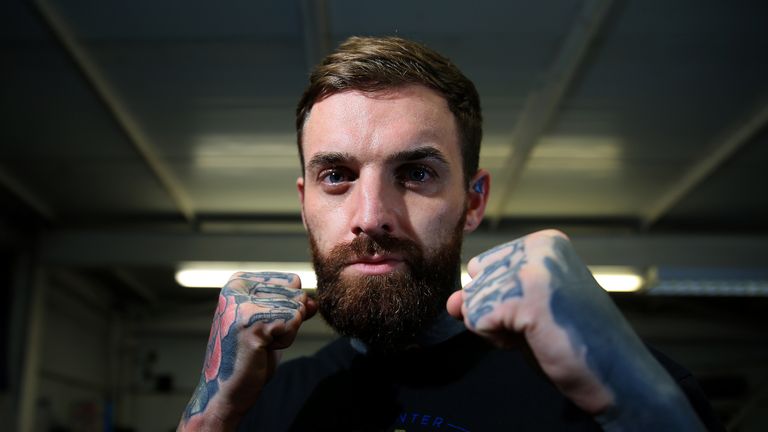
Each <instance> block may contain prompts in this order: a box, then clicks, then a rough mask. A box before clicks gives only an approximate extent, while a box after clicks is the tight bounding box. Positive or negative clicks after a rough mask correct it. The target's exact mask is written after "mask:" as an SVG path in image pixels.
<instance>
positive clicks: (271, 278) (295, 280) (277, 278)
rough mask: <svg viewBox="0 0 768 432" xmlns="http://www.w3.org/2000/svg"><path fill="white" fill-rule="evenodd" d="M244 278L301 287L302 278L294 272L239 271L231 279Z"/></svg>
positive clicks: (277, 284) (270, 283)
mask: <svg viewBox="0 0 768 432" xmlns="http://www.w3.org/2000/svg"><path fill="white" fill-rule="evenodd" d="M236 279H242V280H246V281H251V282H257V283H263V284H268V285H274V286H284V287H289V288H301V279H299V276H298V275H296V274H294V273H285V272H270V271H266V272H237V273H235V274H233V275H232V276H231V277H230V278H229V280H230V281H232V280H236Z"/></svg>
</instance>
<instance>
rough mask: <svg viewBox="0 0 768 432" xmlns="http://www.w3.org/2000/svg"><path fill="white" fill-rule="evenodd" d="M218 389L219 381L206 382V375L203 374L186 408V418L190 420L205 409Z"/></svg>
mask: <svg viewBox="0 0 768 432" xmlns="http://www.w3.org/2000/svg"><path fill="white" fill-rule="evenodd" d="M218 391H219V382H218V381H217V380H212V381H209V382H205V377H203V376H202V375H201V376H200V381H199V382H198V383H197V387H196V388H195V392H194V394H192V399H191V400H190V401H189V403H188V404H187V407H186V409H184V418H185V419H187V420H188V419H189V418H190V417H192V416H193V415H195V414H198V413H201V412H203V411H205V408H206V407H207V406H208V402H210V401H211V398H213V395H215V394H216V393H217V392H218Z"/></svg>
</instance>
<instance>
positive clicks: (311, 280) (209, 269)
mask: <svg viewBox="0 0 768 432" xmlns="http://www.w3.org/2000/svg"><path fill="white" fill-rule="evenodd" d="M266 271H270V272H285V273H294V274H296V275H298V276H299V279H301V286H302V288H316V287H317V279H316V277H315V271H314V270H313V269H312V265H311V264H310V263H308V262H241V263H233V262H190V263H185V264H183V265H182V266H181V267H180V268H179V269H178V270H177V271H176V282H178V284H179V285H181V286H184V287H187V288H221V287H223V286H224V284H226V283H227V281H228V280H229V278H230V276H232V275H233V274H234V273H236V272H266Z"/></svg>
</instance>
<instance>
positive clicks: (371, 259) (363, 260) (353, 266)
mask: <svg viewBox="0 0 768 432" xmlns="http://www.w3.org/2000/svg"><path fill="white" fill-rule="evenodd" d="M404 263H405V261H404V260H403V258H402V257H400V256H397V255H373V256H363V257H357V258H355V259H353V260H350V261H349V262H347V265H346V267H347V269H350V270H352V271H354V272H356V273H362V274H366V275H377V274H385V273H389V272H391V271H393V270H395V269H397V268H398V267H400V266H401V265H404Z"/></svg>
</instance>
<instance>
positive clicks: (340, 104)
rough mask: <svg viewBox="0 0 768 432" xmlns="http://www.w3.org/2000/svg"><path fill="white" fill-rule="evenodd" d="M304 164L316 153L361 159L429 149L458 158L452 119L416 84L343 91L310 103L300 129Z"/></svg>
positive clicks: (439, 101) (440, 103)
mask: <svg viewBox="0 0 768 432" xmlns="http://www.w3.org/2000/svg"><path fill="white" fill-rule="evenodd" d="M302 143H303V152H304V156H305V160H309V159H311V158H312V155H313V154H315V153H318V152H328V151H333V152H345V153H349V154H353V155H355V156H356V157H357V158H362V159H369V158H372V159H375V158H378V157H386V156H387V155H390V154H392V153H394V152H398V151H403V150H407V149H409V148H413V147H418V146H423V145H430V146H433V147H436V148H438V149H440V151H441V152H443V153H444V154H445V156H446V157H448V159H455V161H456V162H457V163H458V161H459V158H460V148H459V139H458V133H457V127H456V121H455V118H454V116H453V114H452V113H451V111H450V109H449V108H448V103H447V102H446V100H445V98H443V97H442V96H441V95H440V94H439V93H437V92H436V91H434V90H432V89H429V88H427V87H424V86H421V85H410V86H404V87H398V88H395V89H390V90H386V91H381V92H375V93H364V92H359V91H351V90H350V91H344V92H341V93H336V94H333V95H331V96H329V97H327V98H325V99H323V100H321V101H319V102H317V103H315V104H314V106H313V107H312V110H311V112H310V115H309V117H308V118H307V121H306V123H305V125H304V136H303V139H302Z"/></svg>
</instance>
